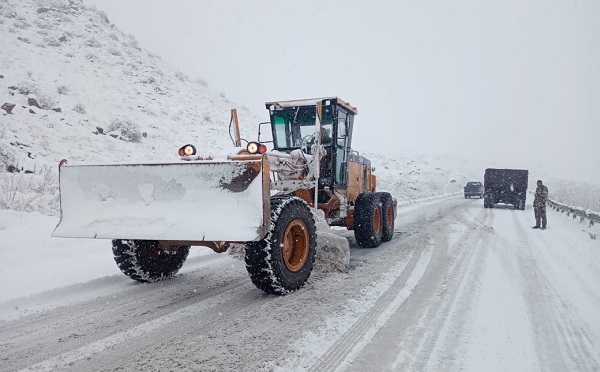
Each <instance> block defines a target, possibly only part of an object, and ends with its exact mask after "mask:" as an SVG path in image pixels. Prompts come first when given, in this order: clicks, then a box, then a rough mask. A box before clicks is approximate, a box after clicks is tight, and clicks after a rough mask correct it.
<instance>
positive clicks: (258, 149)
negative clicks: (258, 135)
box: [246, 142, 267, 154]
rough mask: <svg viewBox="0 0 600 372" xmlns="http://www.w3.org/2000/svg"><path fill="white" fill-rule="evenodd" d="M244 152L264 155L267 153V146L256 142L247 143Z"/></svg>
mask: <svg viewBox="0 0 600 372" xmlns="http://www.w3.org/2000/svg"><path fill="white" fill-rule="evenodd" d="M246 150H248V152H249V153H250V154H264V153H265V152H267V146H265V145H263V144H262V143H258V142H248V146H246Z"/></svg>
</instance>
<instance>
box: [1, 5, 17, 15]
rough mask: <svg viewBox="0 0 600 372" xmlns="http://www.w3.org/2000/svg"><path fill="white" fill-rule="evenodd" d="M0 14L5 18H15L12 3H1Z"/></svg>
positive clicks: (14, 9)
mask: <svg viewBox="0 0 600 372" xmlns="http://www.w3.org/2000/svg"><path fill="white" fill-rule="evenodd" d="M0 15H2V16H4V17H6V18H16V17H17V8H16V7H15V6H14V5H13V4H2V7H0Z"/></svg>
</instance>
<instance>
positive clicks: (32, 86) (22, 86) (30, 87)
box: [17, 80, 39, 95]
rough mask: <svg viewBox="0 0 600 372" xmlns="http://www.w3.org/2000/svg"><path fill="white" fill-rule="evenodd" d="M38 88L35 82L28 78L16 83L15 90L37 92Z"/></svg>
mask: <svg viewBox="0 0 600 372" xmlns="http://www.w3.org/2000/svg"><path fill="white" fill-rule="evenodd" d="M38 90H39V89H38V86H37V84H36V83H34V82H33V81H30V80H23V81H21V82H20V83H19V84H17V91H18V92H19V93H21V94H25V95H27V94H37V92H38Z"/></svg>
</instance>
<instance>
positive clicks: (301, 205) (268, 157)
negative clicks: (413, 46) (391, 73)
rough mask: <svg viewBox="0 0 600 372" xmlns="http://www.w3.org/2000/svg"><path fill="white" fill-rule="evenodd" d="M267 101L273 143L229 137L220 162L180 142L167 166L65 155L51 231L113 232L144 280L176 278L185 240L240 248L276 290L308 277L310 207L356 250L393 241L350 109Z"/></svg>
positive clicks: (337, 102)
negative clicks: (349, 236)
mask: <svg viewBox="0 0 600 372" xmlns="http://www.w3.org/2000/svg"><path fill="white" fill-rule="evenodd" d="M266 107H267V109H268V110H269V116H270V126H271V133H272V140H271V141H266V142H264V143H263V142H260V134H259V141H256V142H249V143H248V144H247V146H246V147H245V148H241V146H240V144H241V139H240V138H239V135H237V136H236V139H235V144H236V145H237V147H235V150H234V151H233V152H232V153H231V154H229V155H227V156H223V157H222V158H218V157H216V156H215V157H213V156H206V157H203V156H200V155H197V154H196V149H195V147H194V146H192V145H186V146H184V147H182V148H180V150H179V155H180V159H181V160H180V161H179V162H173V163H139V164H108V165H70V164H67V163H66V161H62V162H61V164H60V166H59V173H60V177H59V180H60V198H61V220H60V222H59V224H58V225H57V227H56V229H55V230H54V232H53V234H52V235H53V236H57V237H87V238H96V239H98V238H105V239H112V246H113V254H114V258H115V261H116V262H117V265H118V266H119V268H120V269H121V271H122V272H123V273H125V274H126V275H128V276H129V277H131V278H132V279H135V280H138V281H141V282H154V281H157V280H161V279H166V278H170V277H172V276H174V275H175V274H176V273H177V271H178V270H179V269H180V268H181V266H182V265H183V263H184V262H185V260H186V258H187V255H188V252H189V249H190V246H207V247H209V248H211V249H213V250H214V251H216V252H219V253H220V252H224V251H226V250H227V249H228V248H229V247H230V246H231V245H232V244H235V243H239V244H244V245H245V261H246V268H247V270H248V273H249V275H250V278H251V280H252V282H253V283H254V284H255V285H256V286H257V287H258V288H260V289H262V290H263V291H265V292H267V293H272V294H279V295H281V294H286V293H288V292H290V291H294V290H297V289H299V288H301V287H302V286H304V284H305V283H306V281H307V280H308V278H309V276H310V274H311V271H312V268H313V263H314V260H315V255H316V239H317V233H316V227H315V219H314V215H313V211H312V210H311V209H319V210H322V211H323V215H324V218H325V220H326V221H327V223H328V224H329V225H331V226H345V227H346V228H348V229H350V230H354V235H355V238H356V242H357V244H358V245H359V246H360V247H365V248H373V247H377V246H379V245H380V244H381V242H385V241H389V240H391V239H392V236H393V233H394V219H395V216H396V201H395V200H394V199H393V198H392V196H391V195H390V194H389V193H387V192H377V191H376V177H375V175H374V174H373V168H372V167H371V163H370V161H369V160H368V159H366V158H365V157H363V156H361V155H359V154H358V152H356V151H354V150H352V148H351V143H352V129H353V125H354V116H355V115H357V113H358V112H357V109H356V108H355V107H353V106H351V105H350V104H348V103H347V102H345V101H343V100H341V99H339V98H337V97H327V98H317V99H306V100H295V101H273V102H267V103H266ZM235 123H236V127H237V120H236V121H235ZM236 132H237V133H239V128H238V130H237V131H236ZM269 145H270V147H272V148H271V149H268V147H269Z"/></svg>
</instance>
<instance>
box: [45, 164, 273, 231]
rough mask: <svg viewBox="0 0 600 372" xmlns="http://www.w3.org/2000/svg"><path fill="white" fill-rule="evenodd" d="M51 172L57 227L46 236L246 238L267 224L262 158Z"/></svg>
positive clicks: (266, 177)
mask: <svg viewBox="0 0 600 372" xmlns="http://www.w3.org/2000/svg"><path fill="white" fill-rule="evenodd" d="M265 167H266V168H265ZM59 173H60V176H59V181H60V207H61V211H60V222H59V224H58V225H57V226H56V229H55V230H54V232H53V233H52V236H56V237H77V238H102V239H115V238H116V239H148V240H187V241H252V240H260V239H261V238H262V237H263V236H264V235H265V234H266V229H267V227H268V222H269V213H270V212H269V183H268V182H269V171H268V163H267V162H266V160H265V159H262V160H255V161H227V162H206V161H198V162H182V163H171V164H164V163H163V164H113V165H73V166H72V165H62V166H60V172H59Z"/></svg>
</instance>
